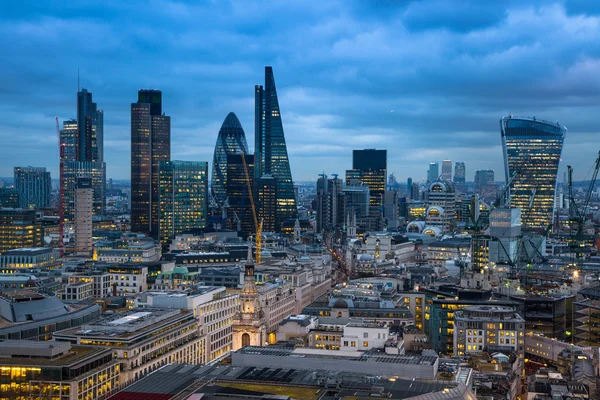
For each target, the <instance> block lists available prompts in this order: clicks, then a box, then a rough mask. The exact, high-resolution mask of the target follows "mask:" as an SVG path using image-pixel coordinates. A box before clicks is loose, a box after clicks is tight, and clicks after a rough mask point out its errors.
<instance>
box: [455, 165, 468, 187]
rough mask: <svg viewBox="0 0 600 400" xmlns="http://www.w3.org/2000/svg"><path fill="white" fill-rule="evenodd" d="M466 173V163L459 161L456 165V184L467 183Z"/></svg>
mask: <svg viewBox="0 0 600 400" xmlns="http://www.w3.org/2000/svg"><path fill="white" fill-rule="evenodd" d="M466 172H467V169H466V167H465V163H464V161H457V162H456V163H455V164H454V183H465V178H466V176H467V174H466Z"/></svg>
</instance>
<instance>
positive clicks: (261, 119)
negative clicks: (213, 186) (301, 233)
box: [254, 67, 297, 231]
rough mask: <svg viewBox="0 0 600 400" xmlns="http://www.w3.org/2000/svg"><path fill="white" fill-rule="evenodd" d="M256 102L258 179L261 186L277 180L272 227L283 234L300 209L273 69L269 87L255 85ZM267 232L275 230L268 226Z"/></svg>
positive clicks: (267, 71)
mask: <svg viewBox="0 0 600 400" xmlns="http://www.w3.org/2000/svg"><path fill="white" fill-rule="evenodd" d="M254 101H255V103H254V104H255V108H254V121H255V122H254V124H255V126H254V129H255V130H254V135H255V148H254V152H255V153H254V161H255V167H254V173H255V175H254V177H255V180H256V182H259V183H260V179H262V178H263V177H265V178H269V179H273V178H274V179H275V187H276V193H275V208H276V210H277V211H276V218H275V226H274V227H272V228H273V229H274V230H275V231H279V230H280V229H281V225H282V223H283V221H285V220H288V219H295V218H296V217H297V209H296V196H295V194H294V183H293V181H292V172H291V170H290V161H289V159H288V154H287V147H286V144H285V136H284V133H283V123H282V121H281V112H280V110H279V101H278V100H277V89H276V88H275V78H274V77H273V68H272V67H265V86H264V87H263V86H255V89H254ZM258 200H259V203H261V199H258ZM263 203H266V202H263ZM263 230H265V231H269V230H271V227H268V226H264V227H263Z"/></svg>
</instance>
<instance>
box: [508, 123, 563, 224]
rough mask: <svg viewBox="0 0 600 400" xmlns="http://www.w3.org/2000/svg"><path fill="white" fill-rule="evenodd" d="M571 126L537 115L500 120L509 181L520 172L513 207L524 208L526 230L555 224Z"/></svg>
mask: <svg viewBox="0 0 600 400" xmlns="http://www.w3.org/2000/svg"><path fill="white" fill-rule="evenodd" d="M566 132H567V128H565V127H564V126H561V125H559V124H558V122H549V121H543V120H538V119H536V118H535V117H534V118H521V117H513V116H508V117H503V118H502V119H501V120H500V133H501V135H502V149H503V151H504V171H505V175H506V180H507V181H508V179H509V177H510V176H512V174H513V173H514V172H515V171H516V172H517V173H518V175H517V177H516V178H515V180H514V181H513V183H512V184H511V187H510V199H511V203H510V206H511V207H512V208H520V209H521V223H522V227H523V229H529V230H531V229H540V228H542V229H546V228H547V227H548V226H549V225H550V224H551V223H552V216H553V213H554V194H555V193H554V192H555V188H556V175H557V173H558V164H559V162H560V155H561V152H562V147H563V141H564V139H565V134H566Z"/></svg>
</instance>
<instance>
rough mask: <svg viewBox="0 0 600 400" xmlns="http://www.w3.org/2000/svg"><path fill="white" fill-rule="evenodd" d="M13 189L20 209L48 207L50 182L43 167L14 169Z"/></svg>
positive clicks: (50, 189) (48, 173)
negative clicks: (17, 194)
mask: <svg viewBox="0 0 600 400" xmlns="http://www.w3.org/2000/svg"><path fill="white" fill-rule="evenodd" d="M14 172H15V189H16V190H17V192H18V193H19V203H20V207H21V208H43V207H49V206H50V193H51V192H52V182H51V180H50V172H48V171H46V168H44V167H15V170H14Z"/></svg>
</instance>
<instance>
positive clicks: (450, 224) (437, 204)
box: [425, 180, 456, 233]
mask: <svg viewBox="0 0 600 400" xmlns="http://www.w3.org/2000/svg"><path fill="white" fill-rule="evenodd" d="M428 199H429V205H428V208H427V214H426V216H425V221H426V223H427V227H437V228H440V229H441V232H442V233H445V232H452V231H453V230H454V228H455V226H456V192H455V191H454V187H453V186H452V183H450V182H449V181H446V180H438V181H436V182H434V183H432V184H430V185H429V193H428Z"/></svg>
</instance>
